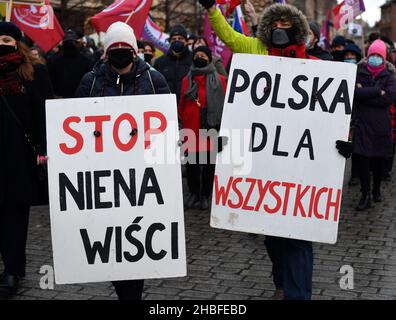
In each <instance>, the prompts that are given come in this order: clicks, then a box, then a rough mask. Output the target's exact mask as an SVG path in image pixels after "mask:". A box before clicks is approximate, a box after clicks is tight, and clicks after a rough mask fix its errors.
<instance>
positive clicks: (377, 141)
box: [353, 40, 396, 211]
mask: <svg viewBox="0 0 396 320" xmlns="http://www.w3.org/2000/svg"><path fill="white" fill-rule="evenodd" d="M386 52H387V49H386V45H385V43H384V42H383V41H381V40H376V41H374V42H373V44H372V45H371V46H370V47H369V50H368V60H367V63H366V62H363V63H361V64H360V65H359V68H358V75H357V81H356V92H355V107H354V112H355V115H354V117H355V122H356V126H355V131H354V137H353V144H354V150H353V152H354V155H355V157H356V161H355V165H356V166H357V172H358V175H359V178H360V185H361V192H362V197H361V199H360V201H359V204H358V206H357V207H356V209H357V210H358V211H362V210H365V209H367V208H370V206H371V196H370V189H371V188H370V180H371V178H370V171H371V169H372V170H373V188H372V194H373V200H374V202H381V200H382V198H381V180H382V178H383V176H384V171H385V167H386V159H387V158H390V157H392V153H393V143H392V123H391V114H390V112H389V108H390V106H391V104H392V103H393V102H394V101H395V99H396V79H395V69H394V67H393V66H392V65H391V64H388V66H390V67H387V64H386ZM389 68H391V70H389Z"/></svg>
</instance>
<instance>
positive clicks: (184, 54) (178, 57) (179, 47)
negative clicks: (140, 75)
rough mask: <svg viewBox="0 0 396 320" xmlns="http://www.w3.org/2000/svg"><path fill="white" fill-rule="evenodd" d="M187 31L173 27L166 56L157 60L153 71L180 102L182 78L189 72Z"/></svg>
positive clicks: (189, 58) (181, 27)
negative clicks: (157, 72)
mask: <svg viewBox="0 0 396 320" xmlns="http://www.w3.org/2000/svg"><path fill="white" fill-rule="evenodd" d="M187 38H188V37H187V31H186V29H185V28H184V27H183V26H181V25H177V26H174V27H173V28H172V29H171V31H170V34H169V42H170V48H169V51H168V53H167V54H166V55H163V56H162V57H160V58H158V59H157V60H156V61H155V63H154V69H156V70H158V71H159V72H160V73H162V74H163V76H164V77H165V79H166V81H167V82H168V85H169V88H170V90H171V92H172V93H175V94H176V95H177V101H178V102H179V100H180V91H181V85H182V81H183V78H184V77H185V76H186V75H187V73H188V72H189V71H190V67H191V63H192V52H191V51H190V50H188V45H187Z"/></svg>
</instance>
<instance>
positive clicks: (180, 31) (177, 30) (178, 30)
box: [169, 24, 188, 40]
mask: <svg viewBox="0 0 396 320" xmlns="http://www.w3.org/2000/svg"><path fill="white" fill-rule="evenodd" d="M173 36H182V37H184V38H185V39H186V40H187V38H188V37H187V30H186V28H184V27H183V26H182V25H181V24H178V25H176V26H174V27H173V28H172V29H171V30H170V32H169V39H170V38H172V37H173Z"/></svg>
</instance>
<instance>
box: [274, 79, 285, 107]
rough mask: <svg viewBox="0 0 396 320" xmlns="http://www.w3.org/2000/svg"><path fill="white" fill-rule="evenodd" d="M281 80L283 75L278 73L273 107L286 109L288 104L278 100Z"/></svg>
mask: <svg viewBox="0 0 396 320" xmlns="http://www.w3.org/2000/svg"><path fill="white" fill-rule="evenodd" d="M280 81H281V75H280V74H278V73H277V74H276V75H275V85H274V92H273V94H272V101H271V107H272V108H278V109H284V108H285V107H286V104H284V103H283V102H278V94H279V86H280Z"/></svg>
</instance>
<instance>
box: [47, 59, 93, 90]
mask: <svg viewBox="0 0 396 320" xmlns="http://www.w3.org/2000/svg"><path fill="white" fill-rule="evenodd" d="M92 67H93V62H91V61H90V60H89V59H88V58H87V57H85V56H84V55H83V54H81V53H80V54H77V55H73V56H65V55H64V54H63V53H59V54H56V55H55V56H53V58H51V59H50V60H49V61H48V70H49V72H50V76H51V81H52V84H53V87H54V92H55V95H56V96H58V97H63V98H74V95H75V93H76V90H77V87H78V85H79V84H80V81H81V79H82V77H83V76H84V75H85V74H86V73H87V72H89V71H91V70H92Z"/></svg>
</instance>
